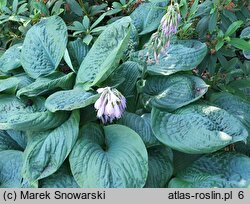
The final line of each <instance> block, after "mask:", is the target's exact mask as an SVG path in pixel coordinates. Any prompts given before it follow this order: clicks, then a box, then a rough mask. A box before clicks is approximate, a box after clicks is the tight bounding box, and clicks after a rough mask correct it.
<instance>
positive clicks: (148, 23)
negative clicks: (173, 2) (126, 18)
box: [130, 1, 168, 35]
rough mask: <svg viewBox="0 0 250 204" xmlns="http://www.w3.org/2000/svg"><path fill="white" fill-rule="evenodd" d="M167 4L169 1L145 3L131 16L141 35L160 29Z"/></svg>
mask: <svg viewBox="0 0 250 204" xmlns="http://www.w3.org/2000/svg"><path fill="white" fill-rule="evenodd" d="M167 3H168V1H157V2H152V3H143V4H141V5H140V6H139V7H138V8H137V9H136V10H135V11H134V12H133V13H132V14H131V15H130V17H131V19H132V20H133V24H134V25H135V27H136V29H137V30H138V33H139V34H140V35H144V34H147V33H150V32H152V31H154V30H156V29H157V28H158V26H159V24H160V21H161V19H162V17H163V16H164V14H165V13H166V11H165V9H164V7H165V6H166V5H167ZM161 7H162V8H161Z"/></svg>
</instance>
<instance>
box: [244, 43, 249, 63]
mask: <svg viewBox="0 0 250 204" xmlns="http://www.w3.org/2000/svg"><path fill="white" fill-rule="evenodd" d="M249 44H250V41H249ZM243 54H244V56H245V58H247V59H249V60H250V51H249V50H243Z"/></svg>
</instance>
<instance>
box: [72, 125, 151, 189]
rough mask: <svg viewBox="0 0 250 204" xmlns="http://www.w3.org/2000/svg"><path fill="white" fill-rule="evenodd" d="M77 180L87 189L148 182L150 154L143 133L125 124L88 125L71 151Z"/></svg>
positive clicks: (140, 185) (129, 186)
mask: <svg viewBox="0 0 250 204" xmlns="http://www.w3.org/2000/svg"><path fill="white" fill-rule="evenodd" d="M70 166H71V170H72V173H73V176H74V178H75V180H76V181H77V183H78V185H79V186H80V187H83V188H89V187H90V188H136V187H143V186H144V185H145V182H146V179H147V174H148V156H147V151H146V148H145V146H144V144H143V142H142V140H141V138H140V136H139V135H138V134H137V133H136V132H134V131H133V130H131V129H130V128H128V127H126V126H122V125H109V126H104V127H103V128H102V127H101V126H99V125H96V124H92V123H90V124H87V125H85V126H84V127H83V128H82V129H81V131H80V138H79V139H78V141H77V143H76V145H75V147H74V148H73V150H72V152H71V154H70Z"/></svg>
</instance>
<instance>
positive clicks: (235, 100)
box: [210, 92, 250, 155]
mask: <svg viewBox="0 0 250 204" xmlns="http://www.w3.org/2000/svg"><path fill="white" fill-rule="evenodd" d="M210 101H211V102H212V103H214V104H215V105H216V106H218V107H220V108H223V109H224V110H226V111H228V112H229V113H230V114H232V115H234V116H235V117H237V118H239V119H240V120H241V122H242V123H243V124H244V125H245V126H246V127H247V129H248V132H249V134H250V103H249V102H248V101H246V100H244V99H242V98H240V97H238V96H235V95H232V94H230V93H226V92H225V93H223V92H222V93H217V94H213V95H211V96H210ZM235 148H236V150H237V151H240V152H242V153H245V154H247V155H250V136H248V138H247V143H246V144H244V143H242V142H241V143H237V144H236V147H235Z"/></svg>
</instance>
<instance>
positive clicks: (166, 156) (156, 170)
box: [144, 145, 173, 188]
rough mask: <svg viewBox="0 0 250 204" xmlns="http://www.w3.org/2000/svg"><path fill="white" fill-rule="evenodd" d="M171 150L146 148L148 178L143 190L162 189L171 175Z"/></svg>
mask: <svg viewBox="0 0 250 204" xmlns="http://www.w3.org/2000/svg"><path fill="white" fill-rule="evenodd" d="M171 157H172V150H171V149H170V148H169V147H166V146H163V145H162V146H155V147H150V148H148V166H149V171H148V178H147V182H146V184H145V186H144V187H145V188H163V187H165V185H166V184H167V182H168V181H169V179H170V178H171V176H172V174H173V162H172V160H171Z"/></svg>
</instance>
